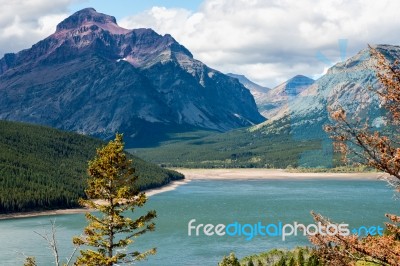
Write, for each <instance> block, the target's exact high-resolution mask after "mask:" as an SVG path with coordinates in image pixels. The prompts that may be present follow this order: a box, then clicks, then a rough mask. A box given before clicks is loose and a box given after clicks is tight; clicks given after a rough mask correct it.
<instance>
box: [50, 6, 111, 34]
mask: <svg viewBox="0 0 400 266" xmlns="http://www.w3.org/2000/svg"><path fill="white" fill-rule="evenodd" d="M89 23H91V24H100V25H107V24H113V25H117V20H116V19H115V17H113V16H109V15H106V14H102V13H99V12H97V11H96V10H95V9H94V8H85V9H82V10H80V11H78V12H76V13H74V14H73V15H71V16H69V17H68V18H66V19H64V20H63V21H62V22H60V23H59V24H58V25H57V32H59V31H62V30H70V29H76V28H79V27H80V26H83V25H85V24H89Z"/></svg>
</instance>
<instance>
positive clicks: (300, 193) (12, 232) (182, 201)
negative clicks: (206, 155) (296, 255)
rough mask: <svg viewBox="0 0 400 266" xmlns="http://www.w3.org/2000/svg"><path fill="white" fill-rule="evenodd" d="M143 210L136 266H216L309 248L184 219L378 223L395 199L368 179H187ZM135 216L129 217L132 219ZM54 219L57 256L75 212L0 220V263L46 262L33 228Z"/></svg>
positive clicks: (81, 221)
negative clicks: (151, 251)
mask: <svg viewBox="0 0 400 266" xmlns="http://www.w3.org/2000/svg"><path fill="white" fill-rule="evenodd" d="M145 209H148V210H150V209H155V210H156V211H157V215H158V218H157V220H156V231H155V232H150V233H147V234H145V235H144V236H142V237H139V238H137V239H136V242H135V243H134V245H133V250H139V251H144V250H146V249H147V248H150V247H157V249H158V252H157V255H155V256H150V257H149V259H148V260H147V261H144V262H140V263H138V265H145V266H150V265H151V266H152V265H163V266H169V265H217V262H218V261H220V260H221V258H222V257H223V256H224V255H227V254H229V253H230V252H231V251H233V252H235V253H236V254H237V255H238V256H239V257H243V256H246V255H250V254H253V253H259V252H263V251H266V250H269V249H272V248H287V249H290V248H293V247H296V246H298V245H309V242H308V240H307V238H306V237H304V236H297V237H295V236H288V237H287V239H286V240H285V241H282V239H281V237H279V236H276V237H273V236H255V237H254V238H253V239H251V240H246V237H245V236H243V235H242V236H229V235H224V236H218V235H215V234H214V235H213V236H205V235H204V234H200V235H199V236H195V235H193V234H194V231H193V232H192V233H193V234H192V236H188V222H189V221H190V220H192V219H196V222H195V223H194V225H198V224H200V223H203V224H208V223H211V224H214V225H217V224H221V223H222V224H231V223H234V222H238V223H241V224H256V223H258V222H262V223H263V224H267V223H268V224H269V223H279V222H282V223H283V224H285V223H291V224H293V222H299V223H304V224H310V223H313V220H312V217H311V215H310V211H311V210H314V211H315V212H319V213H321V214H323V215H324V216H327V217H329V218H331V220H333V221H335V222H338V223H341V222H345V223H348V224H349V228H350V229H351V228H357V227H360V226H378V225H380V226H382V227H383V223H384V222H386V221H387V220H386V218H385V217H384V214H385V213H388V212H389V213H397V214H399V213H400V212H399V201H398V200H397V199H396V198H395V193H394V192H393V190H392V189H391V188H390V187H388V185H387V184H386V183H385V182H383V181H375V180H332V179H331V180H326V179H312V180H311V179H310V180H307V179H304V180H253V181H251V180H194V181H191V182H189V183H187V184H185V185H182V186H179V187H178V188H177V189H176V190H173V191H168V192H164V193H161V194H157V195H154V196H152V197H150V198H149V200H148V203H147V204H146V206H145ZM134 216H135V215H134ZM52 219H56V224H57V241H58V244H59V249H60V253H61V258H65V257H67V256H68V255H69V253H70V251H72V248H73V246H72V244H71V238H72V237H73V236H74V235H79V234H80V233H81V232H82V229H83V227H84V226H85V225H86V221H85V218H84V215H83V214H71V215H58V216H42V217H34V218H23V219H12V220H3V221H0V232H1V235H0V243H1V249H0V261H1V265H3V266H8V265H10V266H15V265H22V264H23V258H24V256H26V255H28V256H35V257H36V258H37V262H38V265H51V262H52V261H53V258H52V255H51V251H50V250H49V249H48V248H47V247H46V242H45V241H44V240H43V239H41V238H40V236H38V235H37V234H35V232H34V231H37V232H39V233H43V232H44V230H46V229H47V230H48V229H49V228H50V226H49V221H50V220H52Z"/></svg>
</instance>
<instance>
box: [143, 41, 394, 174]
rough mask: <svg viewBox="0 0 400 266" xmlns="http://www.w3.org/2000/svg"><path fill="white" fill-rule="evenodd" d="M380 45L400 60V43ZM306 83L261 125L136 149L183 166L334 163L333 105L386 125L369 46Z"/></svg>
mask: <svg viewBox="0 0 400 266" xmlns="http://www.w3.org/2000/svg"><path fill="white" fill-rule="evenodd" d="M377 49H378V50H379V51H380V52H382V53H383V54H384V56H385V57H386V58H387V59H388V60H390V61H391V62H393V61H395V60H396V59H400V47H399V46H392V45H378V46H377ZM306 81H308V83H312V84H309V85H307V87H306V88H304V87H303V88H302V89H301V90H300V91H299V92H296V93H295V95H292V96H291V97H290V101H287V104H284V105H282V106H281V107H280V108H279V109H277V110H276V111H275V114H274V115H273V116H272V117H270V119H268V120H267V121H266V122H263V123H261V124H259V125H256V126H253V127H250V128H247V129H241V130H235V131H231V132H228V133H222V134H214V135H209V136H207V137H203V138H198V139H196V140H189V141H186V142H182V143H172V144H167V145H164V146H161V147H160V148H158V149H144V150H140V149H138V150H136V152H138V153H140V154H141V156H143V158H145V159H147V160H149V161H152V162H156V163H158V164H161V163H163V164H165V165H177V166H178V165H179V164H180V166H191V167H279V168H282V167H287V166H289V165H290V166H294V167H297V166H299V167H332V166H335V165H337V163H338V162H337V158H336V157H335V155H334V153H333V150H332V143H331V141H330V139H329V138H328V136H327V134H326V133H325V132H324V131H323V126H324V125H325V124H327V123H329V122H330V119H329V114H328V107H331V108H335V107H336V106H338V105H341V106H342V107H343V108H345V109H346V111H347V114H348V117H357V119H358V120H357V121H354V122H355V123H359V124H362V123H363V121H366V120H369V121H371V122H372V125H373V127H374V130H376V129H378V130H379V129H382V128H383V125H384V124H385V110H383V109H382V108H380V106H381V102H380V101H379V99H378V97H377V95H376V94H375V93H373V92H372V91H371V90H370V88H374V89H379V84H378V82H377V78H376V73H375V69H374V60H373V59H372V58H371V57H370V55H369V51H368V49H364V50H362V51H360V52H359V53H358V54H356V55H354V56H353V57H351V58H349V59H348V60H346V61H344V62H340V63H337V64H336V65H335V66H333V67H331V68H330V69H329V70H328V72H327V73H326V74H325V75H324V76H322V77H321V78H319V79H318V80H317V81H315V82H313V81H312V80H306ZM281 87H282V86H281ZM273 91H274V89H272V90H270V91H269V92H268V93H270V92H273ZM281 91H284V90H282V89H281ZM167 154H171V155H170V156H166V155H167Z"/></svg>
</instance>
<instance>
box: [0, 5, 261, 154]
mask: <svg viewBox="0 0 400 266" xmlns="http://www.w3.org/2000/svg"><path fill="white" fill-rule="evenodd" d="M0 119H3V120H11V121H22V122H29V123H35V124H41V125H47V126H51V127H54V128H58V129H62V130H67V131H75V132H79V133H83V134H85V135H91V136H95V137H99V138H102V139H110V138H112V137H113V136H114V135H115V133H116V132H122V133H125V141H126V143H127V145H128V146H131V147H132V146H133V147H143V146H152V145H153V146H154V145H157V143H158V142H159V141H162V140H163V139H165V138H166V135H167V134H168V133H171V132H172V133H177V132H187V131H191V130H199V129H201V130H214V131H219V132H225V131H228V130H231V129H235V128H240V127H245V126H251V125H254V124H258V123H260V122H263V121H264V120H265V119H264V117H262V116H261V115H260V114H259V112H258V110H257V106H256V104H255V101H254V98H253V97H252V95H251V93H250V92H249V90H248V89H246V88H245V87H244V86H243V85H242V84H241V83H239V82H238V80H237V79H234V78H231V77H229V76H226V75H224V74H223V73H221V72H219V71H217V70H215V69H212V68H209V67H208V66H206V65H205V64H203V63H202V62H200V61H198V60H196V59H195V58H193V55H192V54H191V53H190V51H189V50H188V49H186V48H185V47H184V46H182V45H180V44H179V43H178V42H177V41H176V40H175V39H174V38H173V37H172V36H171V35H169V34H166V35H159V34H158V33H156V32H155V31H153V30H152V29H132V30H128V29H124V28H121V27H120V26H118V24H117V21H116V19H115V18H114V17H112V16H109V15H106V14H102V13H98V12H96V10H94V9H93V8H86V9H83V10H81V11H78V12H76V13H75V14H73V15H71V16H70V17H68V18H66V19H65V20H64V21H62V22H60V23H59V24H58V26H57V29H56V31H55V33H54V34H52V35H50V36H49V37H47V38H46V39H44V40H42V41H40V42H38V43H36V44H34V45H33V46H32V47H31V48H29V49H26V50H22V51H20V52H18V53H11V54H6V55H5V56H4V57H3V58H2V59H0Z"/></svg>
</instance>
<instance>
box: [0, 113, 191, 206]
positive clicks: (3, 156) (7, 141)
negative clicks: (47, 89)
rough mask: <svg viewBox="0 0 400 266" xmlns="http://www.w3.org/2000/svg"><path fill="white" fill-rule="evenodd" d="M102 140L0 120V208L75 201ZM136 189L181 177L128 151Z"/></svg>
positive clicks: (68, 203)
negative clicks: (133, 170) (136, 179)
mask: <svg viewBox="0 0 400 266" xmlns="http://www.w3.org/2000/svg"><path fill="white" fill-rule="evenodd" d="M103 145H105V142H103V141H101V140H98V139H95V138H91V137H88V136H83V135H80V134H77V133H71V132H63V131H60V130H56V129H53V128H49V127H44V126H37V125H30V124H24V123H17V122H9V121H0V213H11V212H24V211H33V210H49V209H58V208H73V207H78V206H79V204H78V199H79V198H80V197H84V196H85V193H84V189H85V185H86V178H87V173H86V171H87V167H88V165H87V163H88V161H89V160H90V159H92V158H93V157H94V155H95V154H96V149H97V148H99V147H101V146H103ZM129 157H130V159H132V160H133V167H134V168H135V170H136V175H137V176H138V177H139V179H138V186H139V188H140V189H141V190H143V189H148V188H154V187H158V186H162V185H165V184H167V183H168V182H170V181H171V180H178V179H183V178H184V176H183V175H182V174H180V173H177V172H175V171H171V170H166V169H162V168H161V167H158V166H157V165H155V164H151V163H147V162H145V161H143V160H141V159H139V158H138V157H136V156H133V155H130V154H129Z"/></svg>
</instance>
